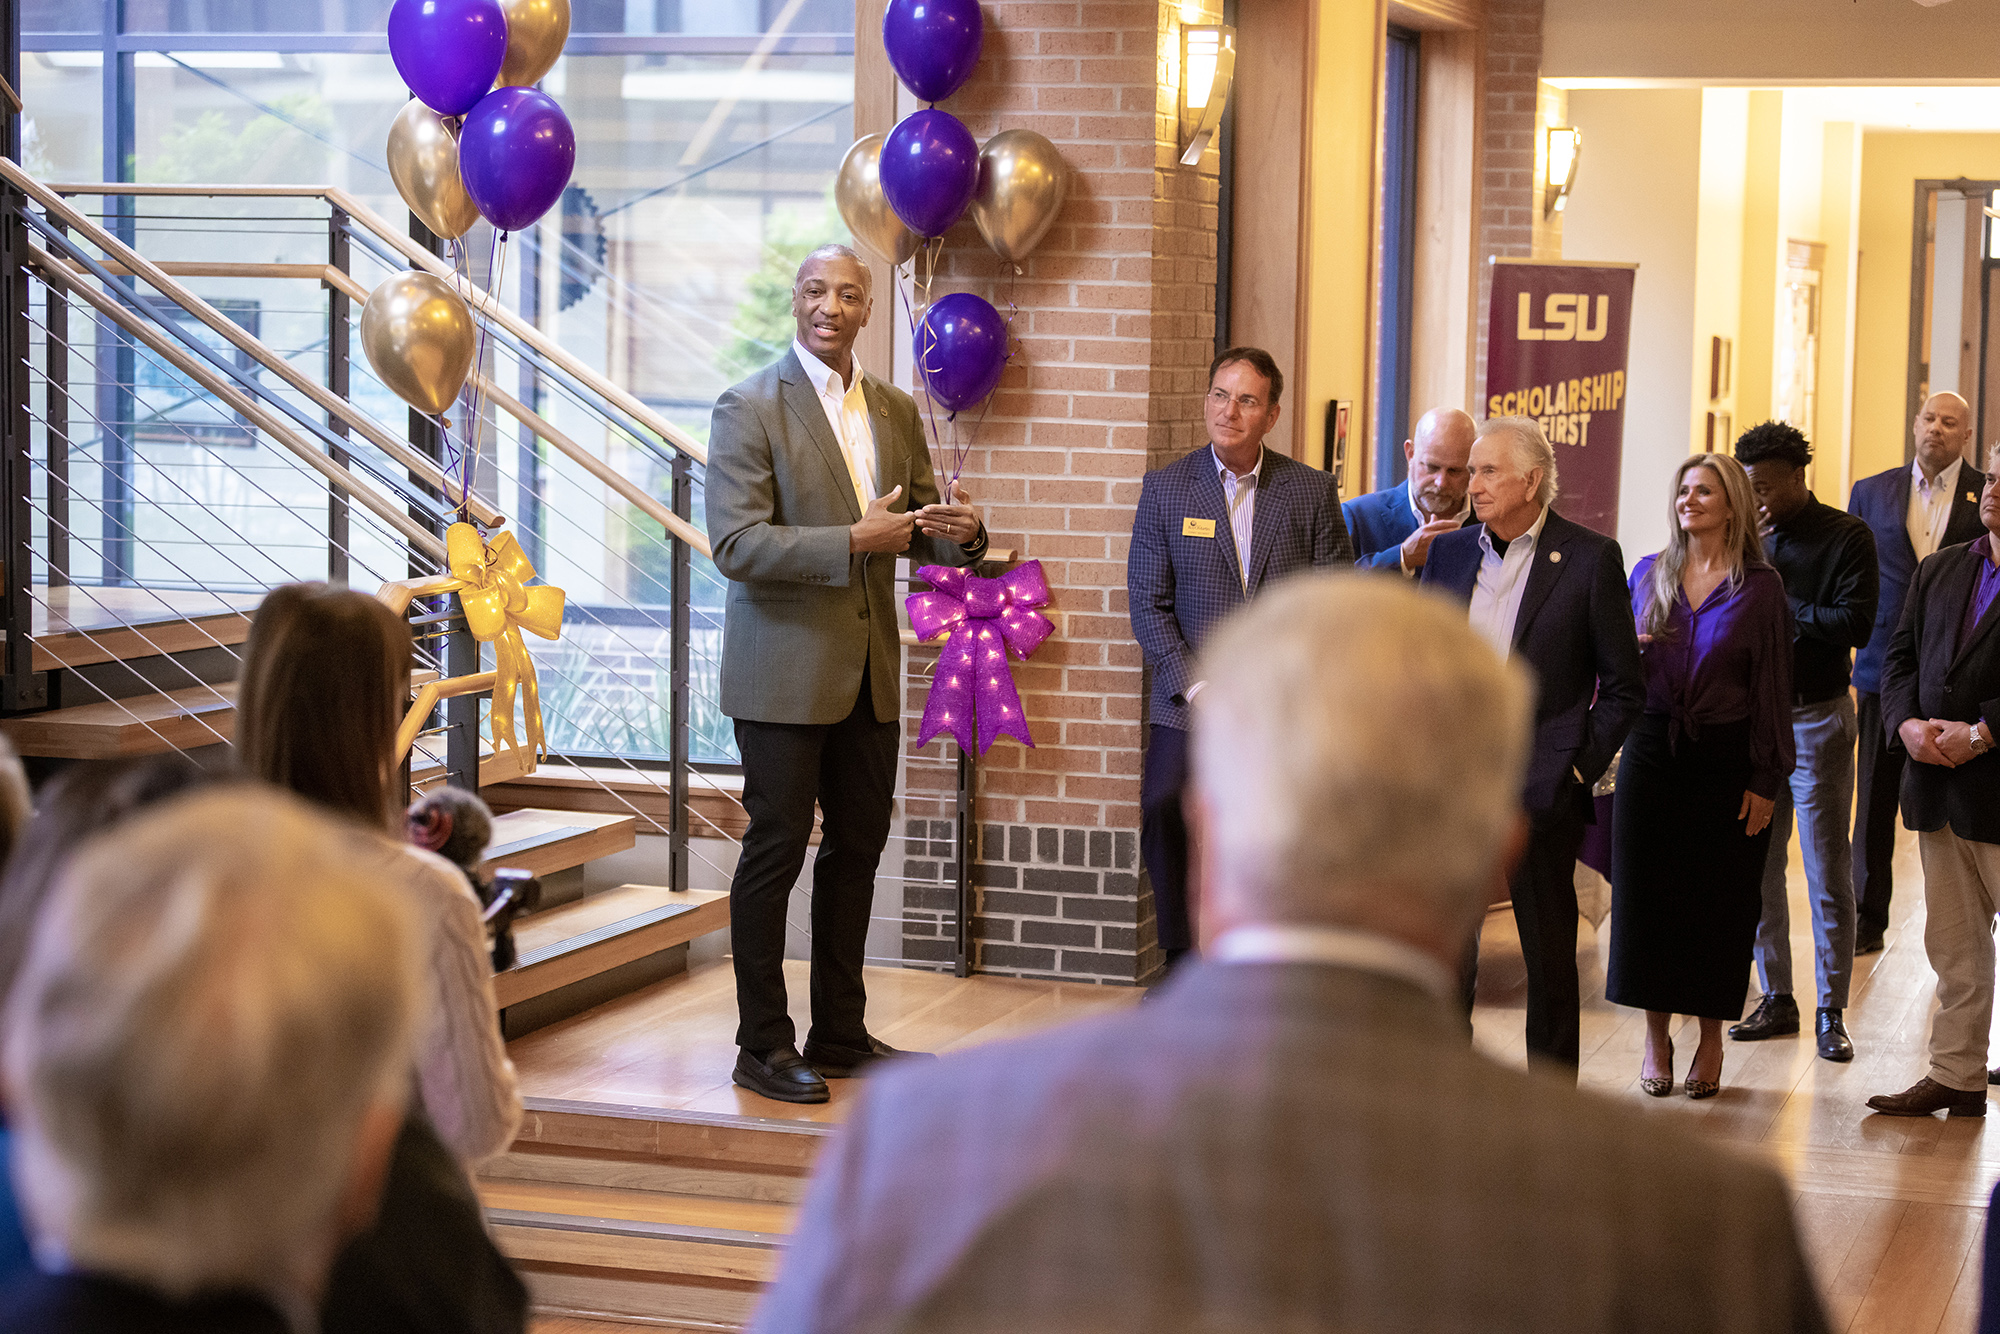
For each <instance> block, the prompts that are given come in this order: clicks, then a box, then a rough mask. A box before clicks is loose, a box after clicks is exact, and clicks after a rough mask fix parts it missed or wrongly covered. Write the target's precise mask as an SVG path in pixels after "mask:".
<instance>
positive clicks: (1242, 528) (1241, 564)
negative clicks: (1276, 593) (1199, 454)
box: [1208, 445, 1264, 594]
mask: <svg viewBox="0 0 2000 1334" xmlns="http://www.w3.org/2000/svg"><path fill="white" fill-rule="evenodd" d="M1208 452H1209V453H1210V454H1213V455H1214V456H1215V471H1216V473H1217V474H1218V475H1219V476H1220V477H1221V478H1222V495H1223V498H1224V499H1225V500H1227V501H1228V502H1229V535H1230V536H1231V537H1233V538H1235V539H1236V578H1237V580H1238V581H1239V582H1240V583H1241V584H1242V585H1243V591H1244V592H1245V593H1246V594H1247V593H1248V592H1249V591H1250V534H1251V532H1252V531H1253V528H1254V525H1255V521H1256V516H1257V483H1258V481H1259V480H1260V479H1261V478H1262V477H1263V475H1264V450H1263V448H1262V446H1259V447H1258V450H1257V466H1256V467H1254V468H1252V469H1251V470H1250V471H1249V472H1247V473H1245V474H1244V475H1243V476H1241V477H1238V476H1237V475H1236V474H1235V473H1233V472H1231V471H1230V470H1229V465H1228V464H1226V463H1224V462H1223V461H1222V455H1221V454H1220V453H1218V452H1217V451H1216V448H1215V446H1214V445H1210V446H1209V447H1208Z"/></svg>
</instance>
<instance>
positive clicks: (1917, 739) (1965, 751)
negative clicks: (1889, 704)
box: [1896, 718, 1980, 769]
mask: <svg viewBox="0 0 2000 1334" xmlns="http://www.w3.org/2000/svg"><path fill="white" fill-rule="evenodd" d="M1977 725H1978V724H1976V723H1953V722H1946V721H1945V720H1944V719H1942V718H1908V719H1905V720H1904V722H1903V725H1902V726H1901V727H1899V728H1897V729H1896V732H1897V735H1899V736H1901V737H1902V738H1903V747H1904V749H1906V750H1908V751H1909V752H1910V758H1911V759H1913V760H1920V761H1922V762H1923V763H1925V764H1941V765H1943V766H1944V767H1945V768H1947V769H1956V768H1957V767H1958V766H1959V765H1961V764H1964V763H1965V762H1966V761H1967V760H1970V759H1974V758H1976V757H1977V756H1978V755H1979V754H1980V752H1978V751H1975V750H1974V749H1973V748H1972V729H1973V728H1974V727H1976V726H1977Z"/></svg>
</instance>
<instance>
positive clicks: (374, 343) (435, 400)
mask: <svg viewBox="0 0 2000 1334" xmlns="http://www.w3.org/2000/svg"><path fill="white" fill-rule="evenodd" d="M475 345H476V336H475V333H474V330H473V325H472V312H471V311H470V310H467V309H466V306H465V302H464V301H463V300H461V299H460V297H459V295H458V293H456V292H454V291H452V290H451V288H449V287H447V286H445V284H444V282H443V280H442V279H439V278H435V277H432V276H431V275H430V274H428V273H419V272H417V271H416V270H414V269H412V270H410V271H409V272H406V273H397V274H392V275H390V276H389V277H387V278H384V279H383V280H382V285H381V286H379V287H377V288H376V289H375V290H374V291H373V292H372V293H370V294H369V297H368V304H367V305H366V306H364V307H362V310H361V349H362V351H364V352H366V353H367V354H368V364H369V365H370V366H373V367H374V368H375V374H376V375H378V376H379V377H381V380H382V383H383V384H386V385H388V386H389V387H390V388H391V389H393V390H395V391H396V394H397V396H398V397H399V398H401V399H402V400H403V401H404V402H405V403H408V404H409V405H410V406H411V407H413V408H415V409H416V410H417V411H419V412H426V413H429V414H430V415H431V416H433V417H435V416H437V415H438V414H439V413H441V412H443V411H444V410H445V409H446V408H448V407H450V406H451V405H452V404H453V403H455V402H457V401H458V391H459V390H460V389H463V388H464V387H465V377H466V376H467V375H468V374H469V373H470V372H471V370H472V354H473V350H474V347H475Z"/></svg>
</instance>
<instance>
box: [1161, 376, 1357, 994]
mask: <svg viewBox="0 0 2000 1334" xmlns="http://www.w3.org/2000/svg"><path fill="white" fill-rule="evenodd" d="M1284 392H1285V377H1284V374H1283V373H1282V372H1281V371H1279V369H1278V363H1277V362H1275V361H1273V360H1272V359H1271V354H1270V353H1268V352H1266V351H1264V350H1263V349H1262V348H1256V347H1232V348H1230V349H1229V350H1228V351H1227V352H1224V353H1223V354H1222V355H1220V356H1218V357H1217V358H1216V359H1215V361H1214V363H1213V364H1212V365H1211V366H1210V367H1209V370H1208V402H1207V410H1206V411H1207V418H1208V439H1209V445H1208V448H1206V449H1197V450H1195V451H1194V452H1193V453H1192V454H1189V455H1187V456H1186V457H1184V458H1182V459H1180V460H1178V461H1177V462H1174V463H1170V464H1168V465H1167V466H1166V467H1164V468H1161V469H1159V470H1157V471H1155V472H1152V473H1149V474H1148V475H1147V477H1146V481H1145V485H1144V487H1143V488H1142V489H1141V491H1140V493H1139V512H1138V515H1137V516H1136V517H1135V518H1134V520H1133V523H1132V548H1131V553H1130V555H1129V557H1128V558H1127V562H1126V567H1125V583H1126V589H1127V593H1128V601H1129V603H1130V608H1131V615H1132V635H1133V637H1134V638H1135V639H1137V640H1138V641H1139V647H1140V648H1141V649H1142V650H1143V651H1144V652H1145V655H1146V665H1147V666H1148V667H1150V668H1151V669H1152V672H1153V693H1152V700H1151V710H1150V716H1149V722H1150V724H1151V726H1150V727H1149V728H1148V732H1147V737H1146V758H1145V766H1144V771H1143V776H1142V777H1141V779H1140V798H1139V800H1140V830H1139V853H1140V858H1141V860H1142V861H1143V862H1144V864H1145V867H1146V871H1147V874H1148V875H1149V876H1150V877H1151V878H1152V882H1153V906H1154V912H1155V913H1156V914H1157V916H1158V919H1159V928H1158V929H1159V939H1160V949H1161V951H1162V952H1163V953H1164V954H1165V956H1166V965H1167V967H1168V968H1169V969H1172V968H1173V967H1174V966H1175V965H1177V964H1178V963H1179V962H1180V960H1181V959H1183V958H1185V957H1186V956H1187V954H1188V952H1189V951H1190V950H1192V949H1193V948H1194V931H1193V923H1192V920H1191V917H1190V915H1189V912H1188V897H1187V863H1188V837H1187V824H1186V821H1185V820H1184V819H1183V817H1182V814H1181V791H1182V789H1183V788H1184V787H1185V786H1186V784H1187V774H1188V705H1189V704H1190V703H1191V702H1193V700H1194V697H1195V696H1196V695H1197V694H1198V693H1200V691H1201V688H1202V685H1203V684H1204V683H1203V682H1202V681H1201V680H1199V679H1198V678H1197V675H1196V671H1195V665H1194V664H1195V654H1196V653H1197V652H1198V651H1199V650H1200V648H1201V645H1202V641H1203V640H1204V639H1206V638H1207V637H1208V631H1209V628H1210V627H1211V626H1213V625H1214V624H1215V623H1216V622H1217V621H1220V620H1221V619H1222V618H1223V617H1225V616H1227V615H1228V614H1229V613H1230V612H1232V611H1234V610H1236V608H1237V607H1239V606H1241V605H1243V603H1245V602H1247V601H1249V600H1250V599H1251V598H1253V597H1255V596H1256V595H1257V594H1258V593H1259V592H1261V591H1262V590H1263V589H1264V588H1265V587H1266V586H1267V585H1269V584H1271V583H1272V582H1274V581H1276V580H1278V579H1280V578H1282V577H1283V576H1285V575H1287V574H1290V573H1292V572H1293V571H1295V570H1304V569H1311V568H1313V567H1315V566H1337V565H1351V564H1352V563H1353V561H1354V548H1353V547H1352V546H1351V545H1350V544H1349V542H1348V540H1347V525H1346V524H1345V523H1343V522H1342V521H1341V517H1340V496H1339V493H1338V491H1336V489H1335V487H1334V482H1333V478H1332V477H1330V476H1329V475H1327V474H1326V473H1323V472H1320V471H1318V470H1317V469H1314V468H1309V467H1307V466H1306V465H1304V464H1302V463H1295V462H1293V461H1292V460H1291V459H1288V458H1286V457H1285V456H1284V455H1283V454H1278V453H1274V452H1273V451H1271V450H1269V449H1266V448H1265V447H1264V437H1265V436H1266V435H1268V434H1269V433H1270V431H1271V428H1272V427H1274V426H1276V425H1277V424H1278V413H1279V401H1278V400H1279V398H1280V397H1281V396H1282V395H1283V393H1284Z"/></svg>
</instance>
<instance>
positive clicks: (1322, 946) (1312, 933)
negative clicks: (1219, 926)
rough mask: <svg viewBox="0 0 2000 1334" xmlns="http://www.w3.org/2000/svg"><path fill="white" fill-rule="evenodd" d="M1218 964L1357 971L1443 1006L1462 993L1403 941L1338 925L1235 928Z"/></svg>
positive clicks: (1218, 947) (1216, 952)
mask: <svg viewBox="0 0 2000 1334" xmlns="http://www.w3.org/2000/svg"><path fill="white" fill-rule="evenodd" d="M1208 957H1209V958H1210V959H1211V960H1213V961H1215V962H1216V963H1224V964H1238V963H1319V964H1332V965H1334V966H1336V967H1340V968H1358V969H1360V970H1361V971H1363V972H1368V973H1380V974H1382V975H1383V976H1385V977H1393V978H1396V979H1398V980H1399V981H1403V982H1408V983H1411V984H1412V985H1414V986H1417V987H1419V988H1421V989H1423V990H1424V991H1425V992H1428V993H1429V994H1430V995H1432V996H1434V997H1436V998H1437V999H1438V1000H1441V1001H1449V1000H1451V999H1452V998H1453V996H1454V995H1455V994H1456V991H1457V982H1456V980H1455V979H1454V978H1453V977H1452V975H1451V973H1450V971H1449V970H1448V969H1446V968H1445V966H1444V965H1443V964H1441V963H1439V962H1438V961H1437V960H1436V959H1434V958H1432V957H1431V956H1430V955H1428V954H1426V953H1424V952H1423V951H1422V950H1420V949H1418V948H1416V947H1415V946H1414V945H1406V944H1404V943H1403V942H1402V941H1400V940H1392V939H1390V938H1389V937H1388V936H1384V935H1378V934H1377V933H1375V932H1373V931H1360V930H1356V929H1354V928H1352V927H1337V926H1281V925H1252V926H1237V927H1231V928H1230V929H1229V930H1227V931H1225V932H1223V933H1222V935H1221V937H1220V938H1218V939H1217V940H1216V942H1215V944H1214V945H1213V946H1211V947H1210V948H1209V950H1208Z"/></svg>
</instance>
